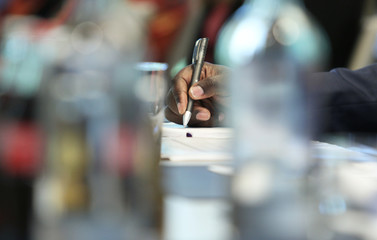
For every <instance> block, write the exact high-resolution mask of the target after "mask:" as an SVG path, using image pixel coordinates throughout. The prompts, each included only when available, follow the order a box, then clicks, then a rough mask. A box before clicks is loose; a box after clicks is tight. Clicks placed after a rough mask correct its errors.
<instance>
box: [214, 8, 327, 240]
mask: <svg viewBox="0 0 377 240" xmlns="http://www.w3.org/2000/svg"><path fill="white" fill-rule="evenodd" d="M326 48H327V45H326V41H325V38H324V37H323V35H322V33H321V31H320V30H319V28H317V27H316V26H315V24H313V23H312V21H311V20H310V18H309V17H308V16H307V14H306V13H305V11H304V10H303V8H302V6H301V5H300V3H299V2H298V1H295V0H253V1H246V2H245V4H244V5H243V6H242V7H241V8H240V9H239V10H238V11H236V13H235V15H234V16H233V18H231V19H230V21H229V22H228V23H227V25H225V27H224V29H223V30H222V32H221V35H220V39H219V43H218V45H217V52H216V53H217V55H216V56H217V58H218V61H219V62H220V63H222V64H226V65H230V66H232V67H233V68H234V72H233V74H232V76H231V77H230V81H229V83H230V84H229V89H230V93H231V104H230V108H229V111H228V114H229V118H230V125H231V126H232V127H234V130H235V141H234V148H233V149H234V157H235V163H234V164H235V173H234V176H233V179H232V199H233V203H234V216H235V224H236V230H237V231H236V232H237V237H235V238H236V239H242V240H246V239H269V240H275V239H279V240H285V239H287V240H288V239H289V240H295V239H307V238H310V237H309V236H308V232H310V228H311V227H312V225H311V221H312V217H313V215H311V210H310V209H312V207H313V206H312V205H311V204H310V202H308V198H310V197H309V195H308V192H309V191H308V189H309V188H308V185H307V182H306V179H305V178H306V171H307V168H308V166H309V165H310V162H309V161H310V160H309V142H308V140H309V139H308V137H309V135H308V134H309V132H310V131H309V127H310V126H308V125H307V121H306V116H307V112H306V102H305V95H304V91H303V89H304V88H303V86H304V85H305V82H304V80H305V73H307V72H308V71H312V70H313V69H316V68H317V67H318V66H320V65H321V62H322V61H323V60H324V59H325V57H324V56H325V54H323V51H326ZM309 210H310V211H309Z"/></svg>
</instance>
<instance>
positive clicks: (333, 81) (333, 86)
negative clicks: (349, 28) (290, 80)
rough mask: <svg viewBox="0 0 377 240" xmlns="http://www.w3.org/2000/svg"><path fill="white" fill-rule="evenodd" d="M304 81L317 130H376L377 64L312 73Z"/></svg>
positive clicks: (328, 131) (368, 131) (323, 131)
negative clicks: (353, 69)
mask: <svg viewBox="0 0 377 240" xmlns="http://www.w3.org/2000/svg"><path fill="white" fill-rule="evenodd" d="M307 83H308V88H309V95H310V99H311V100H310V101H309V102H311V104H312V109H313V110H314V111H313V115H312V116H314V119H315V120H314V121H313V123H314V125H315V126H316V128H317V130H318V131H319V132H321V133H333V132H361V133H377V64H373V65H370V66H367V67H364V68H362V69H359V70H355V71H352V70H349V69H346V68H336V69H334V70H332V71H330V72H323V73H315V74H312V75H310V76H309V78H308V81H307Z"/></svg>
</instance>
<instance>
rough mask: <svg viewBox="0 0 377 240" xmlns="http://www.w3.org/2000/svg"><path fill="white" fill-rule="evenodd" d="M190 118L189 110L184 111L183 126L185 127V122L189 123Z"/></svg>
mask: <svg viewBox="0 0 377 240" xmlns="http://www.w3.org/2000/svg"><path fill="white" fill-rule="evenodd" d="M190 118H191V112H190V111H186V112H185V114H184V115H183V126H185V127H187V124H188V123H189V121H190Z"/></svg>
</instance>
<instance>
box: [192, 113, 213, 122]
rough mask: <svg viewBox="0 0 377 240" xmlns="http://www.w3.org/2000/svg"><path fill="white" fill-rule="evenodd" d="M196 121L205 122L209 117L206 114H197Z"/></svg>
mask: <svg viewBox="0 0 377 240" xmlns="http://www.w3.org/2000/svg"><path fill="white" fill-rule="evenodd" d="M195 117H196V119H197V120H200V121H207V120H209V119H210V117H211V115H210V114H209V113H208V112H199V113H197V114H196V116H195Z"/></svg>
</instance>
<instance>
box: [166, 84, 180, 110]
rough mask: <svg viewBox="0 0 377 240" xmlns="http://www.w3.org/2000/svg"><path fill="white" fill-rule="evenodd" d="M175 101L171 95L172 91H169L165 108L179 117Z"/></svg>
mask: <svg viewBox="0 0 377 240" xmlns="http://www.w3.org/2000/svg"><path fill="white" fill-rule="evenodd" d="M177 105H178V104H177V101H176V100H175V97H174V95H173V90H172V89H170V90H169V92H168V94H167V97H166V106H167V107H168V108H169V109H170V111H172V112H173V113H174V114H176V115H181V114H180V113H179V110H178V106H177Z"/></svg>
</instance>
